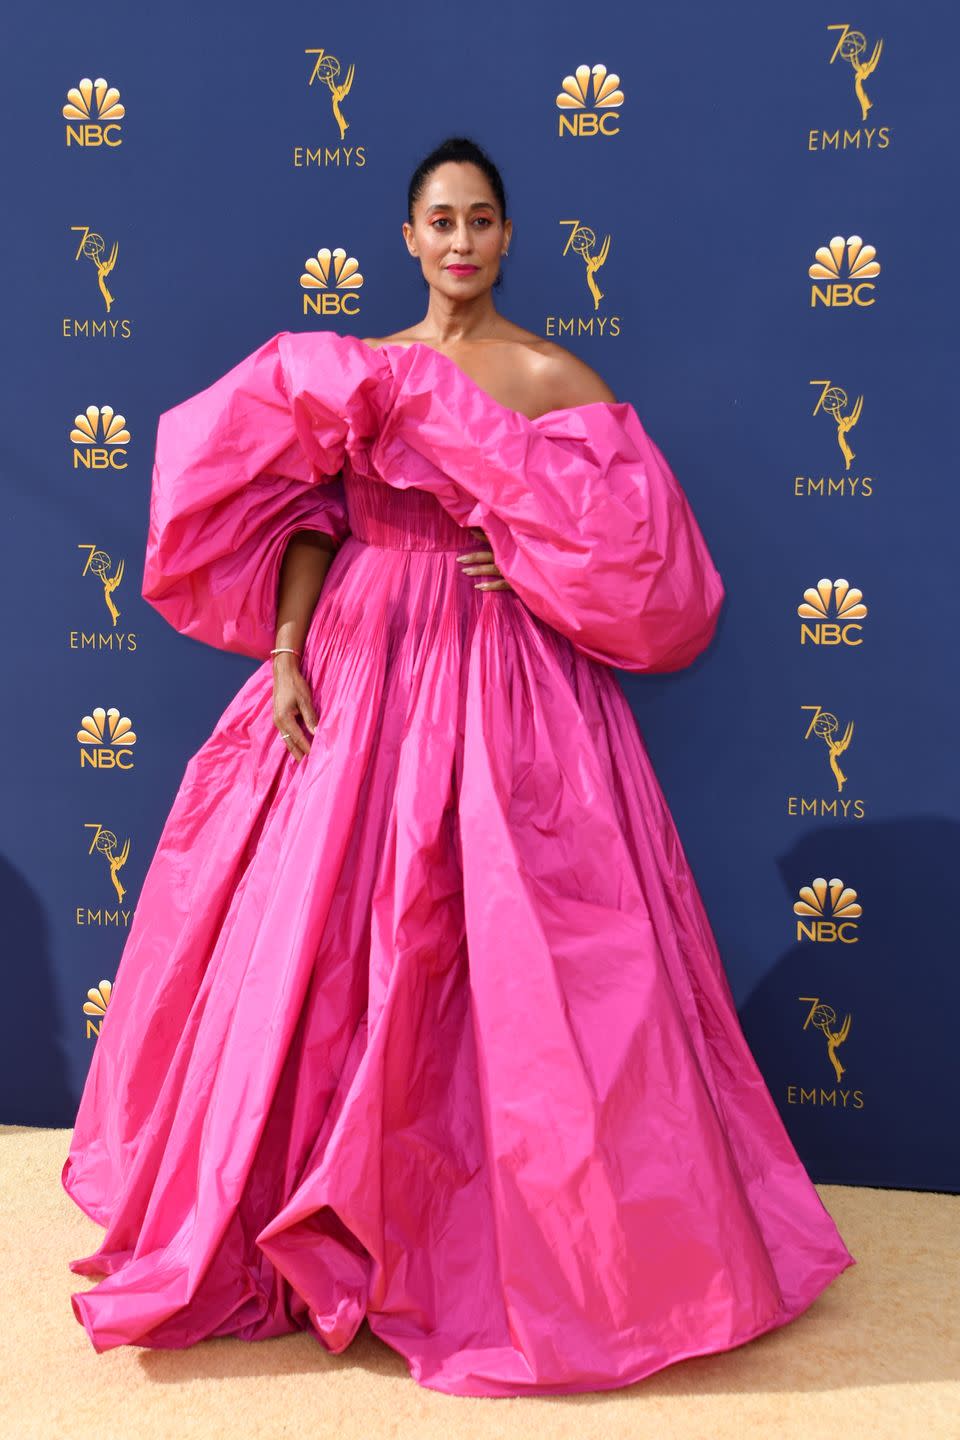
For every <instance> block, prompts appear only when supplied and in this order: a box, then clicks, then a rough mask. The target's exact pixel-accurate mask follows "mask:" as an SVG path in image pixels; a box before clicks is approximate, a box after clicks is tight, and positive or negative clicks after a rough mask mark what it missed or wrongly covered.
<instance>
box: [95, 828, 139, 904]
mask: <svg viewBox="0 0 960 1440" xmlns="http://www.w3.org/2000/svg"><path fill="white" fill-rule="evenodd" d="M92 828H93V831H94V835H93V840H92V842H91V844H90V849H89V850H88V851H87V854H88V855H92V854H93V853H94V851H97V853H98V854H100V855H102V856H103V857H104V859H105V860H106V862H107V864H108V865H109V867H110V881H111V883H112V885H113V888H114V890H115V891H116V892H117V900H118V901H119V902H120V903H121V904H122V902H123V897H124V895H126V893H127V887H126V886H125V885H124V884H123V882H122V881H121V879H120V871H121V870H122V869H123V867H124V865H126V863H127V861H128V859H129V858H130V837H129V836H128V837H127V839H126V840H125V841H124V842H123V848H122V850H119V851H118V850H117V843H118V842H117V837H116V835H114V833H113V831H112V830H107V829H106V828H105V826H103V825H95V826H93V827H92Z"/></svg>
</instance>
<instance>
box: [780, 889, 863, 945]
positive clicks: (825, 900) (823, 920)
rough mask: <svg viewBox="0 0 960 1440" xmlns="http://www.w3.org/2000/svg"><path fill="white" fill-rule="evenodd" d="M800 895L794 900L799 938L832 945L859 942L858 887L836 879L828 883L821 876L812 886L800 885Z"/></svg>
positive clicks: (860, 909) (860, 907) (860, 912)
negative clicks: (853, 888)
mask: <svg viewBox="0 0 960 1440" xmlns="http://www.w3.org/2000/svg"><path fill="white" fill-rule="evenodd" d="M799 896H800V898H799V899H798V900H795V901H794V905H793V913H794V915H797V916H798V917H799V918H798V920H797V940H798V941H799V940H815V941H818V942H822V943H826V944H830V943H831V942H832V941H835V940H840V941H842V942H843V943H844V944H847V945H852V944H856V942H857V925H856V921H857V920H859V919H860V917H861V916H862V915H863V906H862V905H860V904H859V902H858V899H857V892H856V890H851V889H850V888H849V886H847V885H844V883H843V881H842V880H838V879H836V878H834V879H833V880H831V881H829V883H828V882H827V881H826V880H825V879H824V878H823V876H822V875H820V876H818V877H817V879H816V880H814V881H813V883H812V884H810V885H801V887H800V891H799Z"/></svg>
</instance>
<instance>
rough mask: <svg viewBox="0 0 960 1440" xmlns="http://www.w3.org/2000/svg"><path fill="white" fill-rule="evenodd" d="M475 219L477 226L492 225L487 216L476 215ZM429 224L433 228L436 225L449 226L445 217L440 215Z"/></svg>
mask: <svg viewBox="0 0 960 1440" xmlns="http://www.w3.org/2000/svg"><path fill="white" fill-rule="evenodd" d="M476 219H477V222H478V223H479V224H481V225H484V226H487V225H492V224H493V221H492V220H491V219H490V217H489V215H478V216H477V217H476ZM431 223H432V225H434V226H437V225H449V224H450V221H449V220H448V219H447V217H446V216H445V215H440V216H438V217H437V219H436V220H434V221H432V222H431Z"/></svg>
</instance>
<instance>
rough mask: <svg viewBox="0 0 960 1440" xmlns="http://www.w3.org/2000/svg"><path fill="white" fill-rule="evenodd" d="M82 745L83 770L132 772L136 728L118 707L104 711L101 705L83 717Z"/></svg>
mask: <svg viewBox="0 0 960 1440" xmlns="http://www.w3.org/2000/svg"><path fill="white" fill-rule="evenodd" d="M77 739H78V740H79V742H80V769H81V770H84V769H90V770H132V769H133V755H132V753H131V751H132V749H133V746H134V745H135V744H136V743H137V737H136V735H135V733H134V729H133V725H132V723H131V722H130V720H128V718H127V717H126V715H121V714H120V711H119V710H118V709H117V708H116V706H115V705H111V706H110V709H109V710H104V708H103V706H102V705H98V706H97V707H96V708H95V710H94V712H93V714H92V715H84V717H83V719H82V720H81V722H80V729H79V730H78V731H77Z"/></svg>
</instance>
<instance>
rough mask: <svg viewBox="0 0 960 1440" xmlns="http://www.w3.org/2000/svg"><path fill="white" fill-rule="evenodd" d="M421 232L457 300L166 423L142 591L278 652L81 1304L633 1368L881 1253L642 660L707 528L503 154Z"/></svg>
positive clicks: (142, 1023)
mask: <svg viewBox="0 0 960 1440" xmlns="http://www.w3.org/2000/svg"><path fill="white" fill-rule="evenodd" d="M404 236H405V239H406V243H407V247H408V249H409V251H410V254H411V255H412V256H413V257H415V259H416V260H417V261H418V262H419V263H420V266H421V268H422V272H423V275H424V278H425V280H426V282H427V284H428V286H429V302H428V307H427V313H426V315H425V317H424V319H423V320H422V321H421V322H420V323H419V324H417V325H415V326H413V327H411V328H410V329H409V330H405V331H402V332H399V333H398V334H395V335H391V336H388V337H386V338H385V339H382V340H375V339H372V338H368V339H361V338H359V337H354V336H346V335H338V334H335V333H333V332H329V331H328V332H323V333H303V334H290V333H283V334H279V335H275V336H273V337H272V338H271V339H270V340H268V341H266V342H265V344H264V345H262V346H261V347H260V348H259V349H258V350H257V351H255V352H254V353H253V354H252V355H250V356H248V357H247V358H246V359H244V360H243V361H241V362H240V363H239V364H238V365H237V366H235V367H234V369H233V370H231V371H230V372H228V374H226V375H224V376H222V377H221V378H220V379H219V380H218V381H216V382H215V383H214V384H213V385H212V386H210V387H209V388H208V389H207V390H205V391H203V392H201V393H200V394H199V395H195V396H193V397H191V398H190V399H188V400H186V401H184V402H183V403H182V404H181V405H179V406H176V407H175V408H174V409H172V410H170V411H168V412H166V413H165V414H164V415H163V416H161V419H160V425H159V430H158V437H157V452H156V466H155V470H154V479H153V492H152V499H151V516H150V532H149V537H148V542H147V556H146V565H145V573H144V584H143V594H144V597H145V598H146V599H147V600H149V601H150V603H151V604H153V605H154V606H155V607H156V608H157V610H158V611H159V612H160V613H161V614H162V615H164V616H165V617H166V618H167V619H168V620H169V621H170V622H171V624H173V625H174V626H175V627H176V628H177V629H178V630H179V631H181V632H182V633H184V634H189V635H194V636H196V637H197V638H199V639H202V640H205V641H207V642H208V643H210V644H213V645H217V646H220V647H221V648H225V649H228V650H237V651H240V652H242V653H245V654H249V655H254V656H258V657H259V658H261V659H262V660H263V661H264V664H263V665H262V666H261V667H260V668H259V669H258V670H257V671H255V673H254V674H253V675H252V676H251V677H250V679H249V680H248V681H247V683H246V684H245V685H244V686H243V687H242V688H241V690H240V691H239V693H238V694H237V696H236V697H235V698H234V700H233V701H232V702H231V704H230V705H228V707H227V709H226V711H225V712H224V714H223V716H222V717H221V719H220V721H219V722H218V724H217V726H216V727H215V729H214V732H213V734H212V735H211V737H210V738H209V740H208V741H207V742H206V743H205V744H204V745H203V746H202V747H201V748H200V750H199V751H198V752H197V753H196V754H195V755H194V756H193V757H192V759H191V760H190V762H189V764H188V766H187V769H186V773H185V775H184V778H183V782H182V784H181V786H180V789H179V791H178V793H177V796H176V799H175V801H174V805H173V808H172V810H171V812H170V816H169V817H168V820H167V823H166V826H165V828H164V831H163V834H162V835H161V838H160V842H159V845H158V848H157V851H156V854H155V856H154V858H153V860H152V862H151V866H150V869H149V871H148V874H147V877H146V880H145V882H144V886H143V890H142V893H141V896H140V899H139V902H138V905H137V909H136V913H135V916H134V922H133V926H132V928H131V931H130V934H129V937H128V940H127V945H126V948H125V950H124V954H123V957H122V960H121V964H120V967H119V971H118V975H117V980H116V984H115V987H114V992H113V997H112V999H111V1002H110V1006H109V1008H108V1011H107V1014H106V1017H105V1019H104V1022H103V1025H102V1029H101V1034H100V1037H99V1040H98V1042H97V1047H96V1050H95V1052H94V1057H93V1062H92V1064H91V1068H90V1072H89V1076H88V1079H87V1082H86V1087H85V1090H84V1094H83V1098H82V1100H81V1104H80V1109H79V1113H78V1116H77V1122H76V1127H75V1130H74V1135H73V1141H72V1145H71V1149H70V1154H69V1156H68V1158H67V1161H66V1163H65V1165H64V1170H63V1183H64V1185H65V1187H66V1189H67V1191H68V1193H69V1194H71V1195H72V1197H73V1198H74V1200H76V1202H77V1204H78V1205H80V1206H81V1207H82V1208H83V1209H84V1210H85V1211H86V1212H87V1213H88V1214H89V1215H91V1216H92V1217H93V1219H95V1220H96V1221H98V1222H99V1223H100V1224H101V1225H103V1226H105V1227H106V1234H105V1236H104V1238H103V1242H102V1244H101V1246H100V1247H99V1249H98V1250H97V1251H96V1252H95V1253H94V1254H93V1255H90V1256H87V1257H86V1258H84V1259H82V1260H76V1261H74V1262H72V1268H73V1269H74V1270H75V1271H76V1272H77V1273H79V1274H100V1275H104V1276H105V1278H103V1279H102V1280H101V1281H100V1283H99V1284H98V1285H96V1286H94V1287H93V1288H91V1289H89V1290H87V1291H83V1292H79V1293H77V1294H75V1295H74V1296H73V1297H72V1299H73V1306H74V1311H75V1313H76V1316H77V1319H78V1320H79V1321H81V1323H82V1324H83V1325H84V1326H85V1328H86V1330H87V1333H88V1335H89V1337H90V1339H91V1341H92V1343H93V1344H94V1346H95V1348H96V1349H97V1350H105V1349H108V1348H110V1347H112V1346H116V1345H122V1344H137V1345H144V1346H151V1347H178V1346H185V1345H189V1344H192V1343H194V1342H196V1341H198V1340H202V1339H204V1338H207V1337H209V1336H214V1335H235V1336H239V1337H241V1338H243V1339H247V1340H254V1339H262V1338H265V1337H267V1336H271V1335H278V1334H283V1333H285V1332H288V1331H292V1330H297V1329H305V1328H308V1327H309V1328H312V1329H313V1331H314V1332H315V1333H316V1335H317V1336H318V1337H319V1339H320V1341H321V1342H322V1343H323V1344H324V1345H326V1346H327V1348H328V1349H330V1350H331V1351H334V1352H337V1351H341V1350H343V1349H345V1348H346V1346H347V1345H349V1343H350V1341H351V1340H352V1338H353V1336H354V1335H355V1333H356V1331H357V1329H358V1327H359V1326H360V1324H361V1323H362V1321H363V1320H364V1318H366V1319H367V1321H368V1323H369V1325H370V1328H371V1329H372V1330H373V1331H374V1332H375V1333H376V1334H377V1335H379V1336H380V1337H381V1338H382V1339H383V1340H384V1341H386V1342H387V1343H388V1344H389V1345H391V1346H392V1347H393V1348H395V1349H396V1350H398V1351H399V1352H400V1353H401V1354H403V1355H404V1356H405V1357H406V1360H407V1363H408V1365H409V1368H410V1371H411V1373H412V1374H413V1376H414V1377H415V1379H416V1380H418V1381H419V1382H420V1383H421V1384H423V1385H425V1386H427V1387H429V1388H432V1389H436V1390H442V1391H447V1392H449V1393H452V1394H459V1395H521V1394H529V1393H534V1392H540V1393H561V1392H565V1391H575V1390H601V1389H609V1388H613V1387H616V1386H620V1385H626V1384H629V1383H630V1382H631V1381H634V1380H638V1379H640V1378H642V1377H643V1376H645V1375H648V1374H650V1373H651V1372H652V1371H654V1370H657V1369H659V1368H662V1367H663V1366H665V1365H668V1364H670V1363H671V1362H673V1361H676V1360H679V1359H681V1358H683V1357H685V1356H690V1355H697V1354H704V1353H708V1352H713V1351H719V1350H725V1349H729V1348H731V1347H732V1346H735V1345H739V1344H742V1343H743V1342H745V1341H747V1340H749V1339H751V1338H752V1337H754V1336H756V1335H759V1334H760V1333H762V1332H764V1331H766V1330H770V1329H773V1328H775V1327H776V1326H779V1325H783V1324H785V1323H787V1322H788V1321H789V1320H791V1319H793V1318H794V1317H795V1316H796V1315H798V1314H800V1313H801V1311H803V1310H804V1309H806V1308H807V1307H808V1306H809V1305H810V1304H811V1303H812V1302H813V1300H814V1299H815V1298H816V1297H817V1295H818V1294H819V1293H820V1292H821V1291H822V1290H823V1289H824V1287H825V1286H826V1285H827V1284H829V1283H830V1281H831V1280H833V1279H834V1278H835V1277H836V1276H837V1275H838V1274H839V1273H840V1272H841V1271H843V1270H844V1269H846V1268H847V1266H849V1265H852V1264H853V1263H854V1260H853V1257H852V1256H851V1255H850V1253H849V1252H848V1250H847V1249H846V1246H845V1245H844V1243H843V1241H842V1239H841V1238H840V1236H839V1234H838V1233H837V1230H836V1227H835V1226H834V1223H833V1221H832V1219H831V1218H830V1216H829V1214H828V1213H827V1211H826V1210H825V1209H824V1207H823V1205H822V1203H821V1201H820V1199H819V1196H818V1195H817V1192H816V1190H815V1189H814V1187H813V1185H812V1184H811V1182H810V1179H809V1177H808V1176H807V1174H806V1172H805V1170H804V1168H803V1166H802V1164H801V1162H800V1160H799V1158H798V1156H797V1154H796V1152H795V1150H794V1148H793V1146H792V1144H791V1142H790V1140H789V1138H788V1136H787V1134H786V1131H785V1129H784V1127H783V1124H782V1122H781V1120H780V1117H779V1115H778V1112H777V1110H776V1107H775V1106H774V1104H773V1101H772V1099H771V1097H770V1095H769V1092H768V1091H767V1089H766V1086H765V1085H764V1082H763V1079H762V1076H761V1075H760V1073H759V1071H758V1069H757V1066H756V1064H755V1062H754V1060H753V1057H752V1055H751V1053H750V1050H749V1049H748V1047H747V1044H746V1040H745V1038H744V1036H743V1033H742V1031H741V1028H740V1025H739V1021H738V1018H737V1013H736V1009H735V1006H734V1002H733V997H732V994H731V991H730V987H729V984H728V982H727V980H726V977H725V974H724V971H723V968H722V965H721V962H720V958H719V956H718V954H717V951H716V946H715V943H714V940H713V937H712V934H711V932H710V928H709V925H708V922H707V919H706V916H705V914H704V911H703V907H702V905H701V902H700V898H699V895H698V893H697V890H696V886H695V883H694V880H693V877H692V876H691V873H690V870H689V867H688V865H687V861H686V858H685V856H684V853H683V850H682V848H681V846H680V842H679V840H678V838H677V834H676V831H675V829H674V826H673V823H672V820H671V818H670V815H669V812H668V810H667V808H666V805H665V803H664V800H663V797H662V795H661V792H660V790H659V787H658V785H657V782H656V778H655V776H654V774H653V771H652V769H651V766H650V762H649V759H648V757H647V755H646V752H645V750H644V747H643V743H642V741H641V739H640V736H639V733H638V731H637V726H636V722H635V720H634V718H633V715H632V712H631V711H630V709H629V707H628V705H627V703H626V700H625V698H624V696H623V693H622V691H621V689H620V687H619V685H618V684H617V681H616V677H615V675H614V674H613V668H614V667H620V668H624V669H628V670H635V671H657V670H659V671H663V670H672V669H677V668H678V667H680V666H682V665H685V664H687V663H689V661H690V660H692V659H693V658H694V657H695V656H696V655H697V654H699V653H700V652H701V651H702V650H703V649H704V648H705V647H706V645H707V644H708V643H709V641H710V639H711V637H712V635H713V631H714V628H715V625H716V621H717V616H718V613H719V609H720V605H721V600H722V595H723V590H722V586H721V582H720V577H719V575H718V574H717V572H716V570H715V568H714V566H713V564H712V562H711V559H710V556H709V553H708V551H707V548H706V545H705V543H704V540H703V536H702V535H701V533H700V531H699V529H698V527H697V524H696V521H695V519H694V517H693V515H692V513H691V511H690V508H689V506H688V505H687V502H686V500H685V499H684V496H683V494H682V491H681V490H680V487H679V485H678V484H677V482H676V480H675V479H674V477H673V475H672V473H671V472H670V470H669V467H668V466H667V463H666V461H665V459H664V457H663V455H662V454H661V452H660V451H659V450H658V448H657V447H656V445H655V444H654V442H653V441H652V440H651V439H650V438H649V437H648V436H647V435H646V433H645V431H644V430H643V427H642V426H641V424H640V422H639V419H638V417H637V415H636V412H635V410H634V409H633V408H632V406H630V405H629V404H626V403H622V402H617V401H616V399H615V397H614V396H613V394H612V392H611V391H610V390H609V389H608V387H607V386H606V385H605V384H604V382H603V381H602V380H601V379H600V377H599V376H598V375H597V374H596V373H595V372H594V371H593V370H591V369H590V367H589V366H586V365H584V364H582V363H581V362H580V361H578V360H576V359H575V358H574V357H573V356H572V355H570V354H568V353H567V352H566V351H564V350H563V349H562V348H561V347H559V346H556V345H552V344H549V343H547V342H545V341H543V340H541V339H540V338H539V337H537V336H536V335H533V334H532V333H531V332H529V331H526V330H523V329H521V328H520V327H519V326H516V325H512V324H510V323H509V322H508V321H506V320H505V319H503V318H502V317H501V316H500V315H499V314H498V313H497V311H496V309H495V307H494V304H493V297H492V293H491V292H492V288H493V285H494V284H495V282H496V278H497V276H498V272H499V266H500V263H501V260H502V257H503V256H505V255H506V254H507V252H508V249H509V243H510V237H511V222H510V221H509V220H508V219H507V216H506V203H505V198H504V193H503V186H502V183H501V180H500V177H499V174H498V172H497V171H496V169H495V167H494V166H493V165H492V163H491V162H490V160H489V159H488V157H487V156H486V155H485V154H484V153H483V152H482V151H481V150H479V149H478V147H476V146H475V145H473V144H472V143H471V142H470V141H467V140H460V139H457V140H451V141H448V142H446V143H445V144H444V145H442V146H440V147H439V149H438V150H437V151H435V152H434V153H433V154H431V155H430V156H428V157H427V159H426V160H425V161H424V162H423V163H422V164H421V166H420V167H419V168H418V170H417V171H416V172H415V174H414V177H413V180H412V181H411V185H410V192H409V205H408V222H407V223H406V224H405V225H404ZM268 657H271V658H270V663H269V664H268V663H267V660H268ZM278 732H279V733H278Z"/></svg>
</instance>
